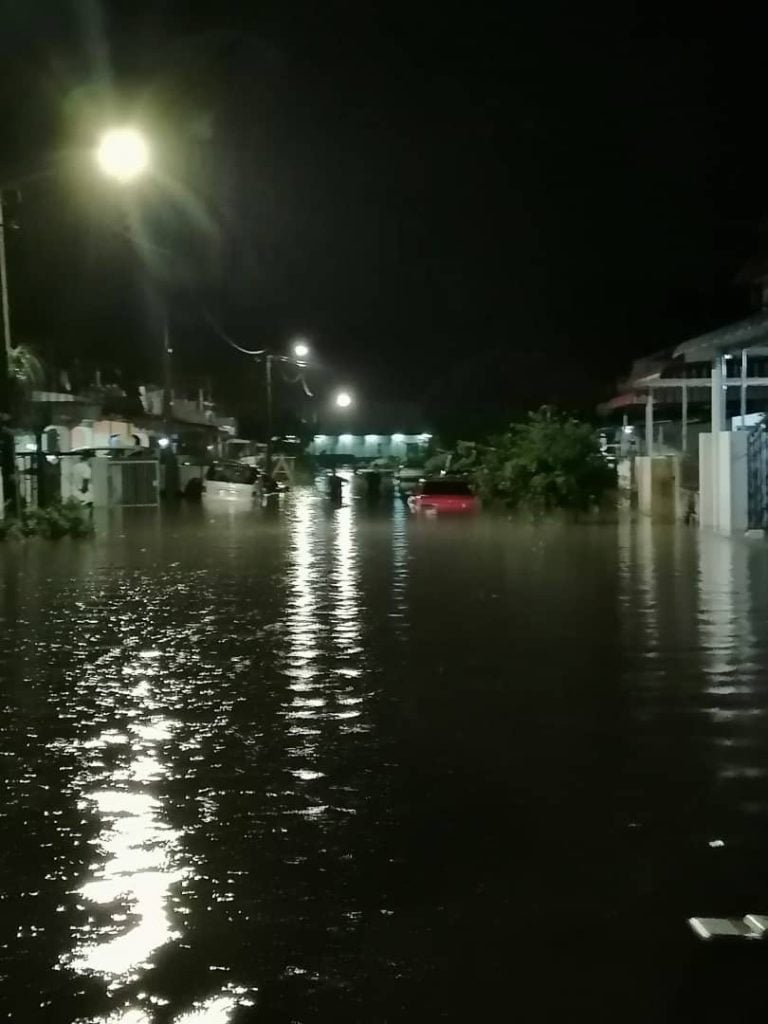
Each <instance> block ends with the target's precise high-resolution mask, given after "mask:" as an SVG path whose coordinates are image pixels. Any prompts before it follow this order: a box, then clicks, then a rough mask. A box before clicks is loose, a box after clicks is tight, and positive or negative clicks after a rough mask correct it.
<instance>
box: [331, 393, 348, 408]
mask: <svg viewBox="0 0 768 1024" xmlns="http://www.w3.org/2000/svg"><path fill="white" fill-rule="evenodd" d="M334 402H335V404H336V406H337V408H339V409H348V408H349V407H350V405H352V395H350V393H349V392H348V391H339V392H338V394H337V395H336V397H335V399H334Z"/></svg>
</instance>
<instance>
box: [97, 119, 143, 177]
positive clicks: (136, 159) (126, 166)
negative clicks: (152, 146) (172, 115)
mask: <svg viewBox="0 0 768 1024" xmlns="http://www.w3.org/2000/svg"><path fill="white" fill-rule="evenodd" d="M96 162H97V164H98V165H99V167H100V168H101V170H102V171H103V172H104V174H106V175H107V176H108V177H110V178H114V179H115V180H116V181H119V182H120V183H121V184H124V185H127V184H129V183H130V182H132V181H135V180H136V178H139V177H140V176H141V175H142V174H143V173H144V172H145V171H146V169H147V167H148V166H149V147H148V145H147V141H146V139H145V138H144V136H143V135H142V134H141V132H139V131H137V130H136V129H135V128H111V129H110V130H109V131H107V132H105V133H104V134H103V135H102V137H101V139H100V141H99V144H98V146H97V147H96Z"/></svg>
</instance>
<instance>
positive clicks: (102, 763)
mask: <svg viewBox="0 0 768 1024" xmlns="http://www.w3.org/2000/svg"><path fill="white" fill-rule="evenodd" d="M219 522H221V523H223V526H222V529H221V530H219V529H218V526H217V523H219ZM136 529H137V533H136V537H137V538H140V541H139V540H135V541H131V540H130V529H129V528H128V527H126V530H125V534H124V535H123V536H121V537H120V538H116V539H114V540H113V541H110V542H104V541H96V542H95V544H94V545H88V546H85V547H83V548H82V549H80V548H78V547H76V546H74V545H72V546H68V547H51V548H46V549H45V551H46V552H47V554H46V556H45V559H41V560H40V562H39V563H37V562H35V561H34V559H35V554H34V552H35V551H36V550H38V549H36V548H32V547H30V549H29V554H28V555H25V556H24V557H25V560H24V561H23V562H22V561H18V562H17V563H15V564H11V563H7V564H6V565H5V568H4V575H2V576H0V583H2V585H3V592H2V614H3V616H4V618H5V622H4V626H5V627H6V628H5V629H4V630H3V633H2V634H0V659H1V660H2V665H3V667H4V675H3V682H2V689H0V696H1V698H2V704H1V705H0V710H2V712H3V715H2V717H1V718H0V738H1V739H2V745H0V754H2V762H1V763H2V766H3V769H4V777H5V778H6V779H7V782H6V787H5V793H4V796H5V799H4V800H3V802H2V804H0V821H1V822H2V825H3V827H4V829H5V830H6V832H7V834H8V835H12V836H18V837H19V839H18V844H17V845H18V847H19V851H18V852H17V853H15V851H14V849H13V844H9V846H8V849H6V850H5V851H4V853H3V854H2V856H3V861H2V866H3V874H2V876H0V896H2V903H0V911H2V914H0V917H4V918H5V921H6V922H9V923H10V926H11V927H10V928H8V929H6V931H7V932H8V934H7V935H6V934H5V933H4V934H3V937H2V939H0V957H1V958H2V959H1V960H0V971H2V973H4V974H8V975H10V974H13V976H14V978H15V979H16V981H17V986H16V987H17V989H18V992H14V996H18V999H19V1000H20V1002H19V1005H20V1006H21V1008H22V1010H21V1011H19V1010H18V1009H17V1007H16V1006H14V1005H13V1004H12V1002H11V999H10V998H9V996H8V994H7V993H6V992H2V993H0V1007H1V1008H2V1010H3V1011H4V1012H5V1013H11V1012H15V1016H12V1017H11V1018H10V1019H12V1020H13V1019H18V1020H23V1021H24V1022H25V1024H28V1022H29V1024H52V1022H53V1021H59V1020H61V1021H64V1020H66V1021H73V1022H75V1021H76V1022H78V1024H86V1022H87V1024H240V1021H241V1020H242V1021H245V1020H250V1019H261V1018H259V1017H254V1016H253V1014H256V1013H259V1014H261V1013H263V1015H264V1019H267V1020H271V1019H274V1020H280V1021H283V1020H297V1021H298V1020H301V1021H302V1022H303V1024H318V1022H322V1021H326V1020H360V1021H367V1020H393V1021H394V1020H400V1019H405V1018H404V1017H403V1010H402V1008H403V1006H406V1005H407V1006H408V1007H409V1012H411V1011H412V1016H413V1018H414V1019H419V1020H425V1021H426V1020H442V1019H445V1020H468V1019H493V1014H492V1013H491V1012H490V1011H489V1005H490V1004H489V1005H485V1004H484V1003H483V1000H484V998H485V997H486V993H493V992H495V994H496V995H498V994H499V993H502V994H507V995H508V992H509V984H510V982H509V964H510V963H512V964H515V977H514V985H515V997H516V999H518V1000H519V1002H520V1005H521V1006H525V1005H526V1003H525V995H524V994H525V990H526V978H527V977H528V976H529V975H530V977H531V978H533V977H537V976H540V974H541V970H538V969H540V968H542V967H543V968H545V969H546V970H548V971H550V972H551V971H552V970H554V971H555V973H556V974H557V976H558V978H560V977H561V976H564V978H565V980H564V982H563V984H562V985H561V986H554V987H553V989H554V988H557V989H558V992H554V991H553V992H552V994H551V996H550V993H549V992H546V993H544V994H543V995H542V994H541V991H540V988H537V992H538V998H540V999H544V1000H545V1003H546V1001H547V1000H549V999H552V1000H554V1001H555V1002H556V1001H557V999H558V998H559V994H558V993H559V991H560V990H562V992H563V993H566V994H567V998H566V995H563V1000H564V1001H565V1002H567V1001H568V999H570V1004H569V1005H567V1006H566V1007H565V1009H566V1011H567V1012H570V1011H571V1010H572V1009H574V1005H576V1006H578V1005H579V1000H578V996H576V998H575V1003H574V997H573V993H574V992H576V993H578V992H579V991H589V992H591V993H594V992H595V991H600V992H601V993H602V992H603V991H604V988H605V987H606V986H607V987H608V989H609V991H608V992H607V994H606V995H605V1000H606V1003H611V1005H619V1003H618V1002H617V1001H616V1000H617V998H618V997H619V996H620V995H621V994H622V991H621V989H620V985H621V984H622V983H623V982H622V980H621V979H623V978H624V979H626V978H631V977H634V976H637V975H638V968H637V962H638V961H637V960H636V959H635V958H634V956H632V957H630V956H628V957H627V960H626V962H623V961H621V959H620V957H621V955H622V954H621V952H620V951H619V952H618V953H617V952H616V947H617V944H614V937H615V936H616V935H617V934H629V933H631V934H632V936H633V941H637V942H638V943H639V945H640V946H641V945H642V942H643V941H644V940H645V939H646V938H647V939H648V941H649V945H650V946H653V944H654V943H655V942H656V940H657V938H658V936H659V935H660V936H661V937H662V940H663V942H666V943H669V948H670V949H671V950H672V955H670V956H669V958H668V959H669V963H670V965H671V967H670V971H678V972H679V965H680V963H681V962H682V960H683V959H684V956H682V958H681V956H679V955H677V954H678V953H680V950H679V948H678V946H677V945H676V943H678V941H683V940H679V939H678V935H679V931H678V922H679V920H683V919H684V917H685V915H686V914H695V913H707V912H708V911H709V910H710V908H712V909H714V910H716V911H717V912H720V911H721V910H724V911H726V912H728V911H729V910H730V907H729V906H728V901H729V900H732V899H734V896H733V893H734V892H735V891H737V890H738V892H739V899H741V900H748V901H749V906H748V907H745V909H761V908H763V907H764V906H765V905H766V903H768V883H766V882H765V881H764V880H763V879H764V872H763V867H762V866H763V864H764V860H765V850H766V844H767V843H768V799H767V796H768V794H767V793H766V788H765V787H766V780H767V779H768V722H766V718H768V716H766V714H765V708H766V706H767V705H768V681H767V680H768V677H767V676H766V671H765V669H766V667H767V666H768V625H766V623H768V548H766V547H765V546H763V545H760V544H757V545H753V546H748V545H744V544H742V545H738V544H734V543H732V542H728V541H724V540H722V539H719V538H711V537H708V536H705V535H703V534H702V535H701V536H699V534H698V533H697V532H696V531H684V530H679V531H678V530H669V529H657V528H653V527H651V526H650V524H649V523H648V522H647V521H644V520H641V521H640V522H636V523H633V522H630V521H629V520H625V521H623V522H622V523H620V524H619V525H618V526H616V527H615V528H614V527H605V528H601V529H598V530H595V529H592V528H584V529H581V528H574V529H572V530H570V529H559V528H558V529H555V528H552V529H550V528H548V527H542V528H537V529H535V530H534V529H529V528H522V527H518V526H514V525H511V524H509V523H507V522H499V523H495V522H494V521H492V520H482V521H480V522H478V523H476V524H474V525H467V524H464V523H458V522H454V521H450V522H449V521H445V522H443V521H440V520H436V521H430V522H426V523H425V522H418V523H417V522H414V521H413V520H412V519H411V518H410V517H409V515H408V512H407V510H406V509H405V507H404V506H403V505H400V504H397V505H395V506H394V507H393V509H392V512H391V515H389V514H388V513H385V512H384V511H383V510H382V509H379V510H378V511H377V510H376V509H371V508H368V507H366V506H364V505H362V504H361V503H359V502H356V501H352V502H351V503H350V504H348V505H345V506H343V507H342V508H340V509H333V510H331V509H330V508H329V507H328V505H327V503H325V502H324V501H322V500H321V499H320V498H319V496H318V495H317V494H315V493H314V492H313V491H310V490H299V491H297V492H296V493H295V494H294V495H292V496H291V498H290V499H288V500H287V501H286V502H285V503H284V504H283V505H282V506H281V508H280V509H279V510H277V511H274V512H272V511H269V510H268V511H267V512H265V513H262V512H261V511H256V512H254V514H253V515H251V514H248V515H238V516H237V517H233V516H231V515H229V513H228V512H227V514H226V515H225V516H223V518H222V519H221V521H219V520H216V519H215V517H214V519H210V517H209V516H208V513H206V517H205V518H204V519H203V520H202V521H197V520H189V521H188V522H187V521H179V522H178V523H175V522H171V523H169V524H167V525H165V526H164V527H163V529H162V530H161V529H156V528H155V527H154V525H153V528H152V530H150V531H147V533H146V534H142V533H141V530H140V528H139V527H137V528H136ZM39 550H43V549H42V548H40V549H39ZM48 552H49V553H48ZM81 558H82V559H83V563H82V567H81V564H80V559H81ZM86 568H87V571H88V572H90V573H91V575H88V576H85V575H79V574H80V573H81V571H82V573H83V574H84V573H85V572H86ZM22 569H23V571H20V570H22ZM566 837H567V842H566V841H565V838H566ZM713 843H714V844H715V845H711V844H713ZM715 904H716V906H715ZM739 911H741V904H740V906H739ZM558 915H561V917H562V919H568V920H570V921H572V922H578V925H576V924H574V925H573V936H572V935H571V929H570V928H569V929H566V930H565V931H564V932H562V933H559V934H558V935H557V936H556V941H555V940H553V938H552V928H551V922H552V920H554V919H555V918H556V917H557V916H558ZM512 920H514V923H515V926H514V927H511V926H510V922H511V921H512ZM520 936H523V938H522V939H520ZM636 936H639V938H637V939H635V937H636ZM665 948H666V947H665ZM468 950H471V951H472V952H471V954H469V953H468ZM684 952H685V951H684V950H683V953H684ZM616 957H619V959H618V960H617V959H616ZM649 962H650V961H649ZM53 963H55V964H57V965H58V970H57V971H56V973H55V975H54V977H51V971H50V965H51V964H53ZM606 964H610V967H611V970H610V971H606V970H605V965H606ZM653 970H655V968H654V969H653ZM653 970H652V969H651V968H648V967H645V966H644V968H643V971H642V972H640V973H641V974H642V983H643V986H644V989H645V988H647V989H648V990H650V989H652V988H653V986H654V984H657V981H655V980H654V979H655V978H656V979H658V977H660V976H661V975H660V974H658V973H657V974H656V975H654V973H653ZM41 979H42V980H41ZM675 980H676V979H675ZM658 984H662V983H661V982H658ZM611 986H612V988H611ZM463 988H466V993H465V994H462V993H463ZM611 996H613V1000H612V999H611ZM490 998H491V996H490V995H488V999H489V1000H490ZM3 1000H4V1001H3ZM259 1004H260V1005H259ZM531 1005H532V1007H533V1009H532V1011H528V1013H527V1015H528V1016H530V1017H531V1019H566V1016H567V1013H566V1015H563V1014H562V1013H560V1014H554V1013H549V1012H548V1010H547V1007H546V1006H544V1007H541V1006H539V1005H538V1004H536V1003H533V1004H531ZM621 1005H622V1006H625V1007H630V1009H629V1010H628V1013H629V1015H630V1016H629V1018H628V1019H632V1020H637V1021H640V1020H643V1021H647V1020H651V1019H663V1017H661V1016H659V1015H658V1014H657V1015H654V1014H653V1013H649V1012H645V1011H646V1010H647V1008H645V1009H644V1010H642V1009H640V1008H639V1006H640V1004H638V1008H637V1011H636V1016H635V1017H632V1016H631V1014H632V1013H633V1012H635V1010H634V1003H632V1001H630V1000H624V1001H623V1002H622V1003H621ZM643 1014H644V1016H643Z"/></svg>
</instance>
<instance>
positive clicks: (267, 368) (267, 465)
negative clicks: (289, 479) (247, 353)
mask: <svg viewBox="0 0 768 1024" xmlns="http://www.w3.org/2000/svg"><path fill="white" fill-rule="evenodd" d="M272 358H273V357H272V353H271V352H267V353H266V354H265V356H264V382H265V384H266V388H267V450H266V451H265V453H264V473H265V474H266V475H267V476H271V475H272Z"/></svg>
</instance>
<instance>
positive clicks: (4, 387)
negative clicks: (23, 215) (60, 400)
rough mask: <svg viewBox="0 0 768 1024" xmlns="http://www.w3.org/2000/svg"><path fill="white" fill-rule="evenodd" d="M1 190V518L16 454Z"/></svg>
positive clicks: (13, 476)
mask: <svg viewBox="0 0 768 1024" xmlns="http://www.w3.org/2000/svg"><path fill="white" fill-rule="evenodd" d="M3 198H4V197H3V190H2V188H0V302H1V303H2V315H3V341H2V344H1V345H0V519H2V517H3V511H4V510H3V505H4V503H5V502H6V501H10V500H12V499H13V498H14V496H15V494H16V452H15V448H14V440H13V434H12V433H11V431H10V429H9V427H8V423H9V420H10V414H11V408H10V406H11V386H10V385H11V379H10V366H11V314H10V308H9V303H8V270H7V267H6V262H5V217H4V213H3Z"/></svg>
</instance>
